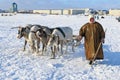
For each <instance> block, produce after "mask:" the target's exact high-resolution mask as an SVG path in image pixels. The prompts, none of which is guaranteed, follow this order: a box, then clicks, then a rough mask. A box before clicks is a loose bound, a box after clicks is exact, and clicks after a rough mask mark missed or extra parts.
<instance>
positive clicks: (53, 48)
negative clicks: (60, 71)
mask: <svg viewBox="0 0 120 80" xmlns="http://www.w3.org/2000/svg"><path fill="white" fill-rule="evenodd" d="M51 59H55V46H53V47H52V58H51Z"/></svg>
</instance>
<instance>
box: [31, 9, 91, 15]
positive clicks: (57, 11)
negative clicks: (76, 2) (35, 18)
mask: <svg viewBox="0 0 120 80" xmlns="http://www.w3.org/2000/svg"><path fill="white" fill-rule="evenodd" d="M88 10H89V9H88V8H86V9H48V10H33V13H37V14H53V15H78V14H85V12H88Z"/></svg>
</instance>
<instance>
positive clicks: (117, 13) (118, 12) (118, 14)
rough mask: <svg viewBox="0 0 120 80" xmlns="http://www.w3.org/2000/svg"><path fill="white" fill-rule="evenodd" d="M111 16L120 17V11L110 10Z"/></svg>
mask: <svg viewBox="0 0 120 80" xmlns="http://www.w3.org/2000/svg"><path fill="white" fill-rule="evenodd" d="M109 15H112V16H120V9H110V10H109Z"/></svg>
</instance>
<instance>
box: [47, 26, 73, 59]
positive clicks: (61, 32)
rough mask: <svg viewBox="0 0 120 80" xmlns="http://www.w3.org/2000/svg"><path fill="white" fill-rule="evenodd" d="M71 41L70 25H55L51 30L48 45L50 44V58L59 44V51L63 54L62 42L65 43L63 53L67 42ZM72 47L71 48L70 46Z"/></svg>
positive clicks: (53, 55) (56, 50)
mask: <svg viewBox="0 0 120 80" xmlns="http://www.w3.org/2000/svg"><path fill="white" fill-rule="evenodd" d="M71 41H73V30H72V29H71V28H70V27H57V28H55V29H54V30H53V32H52V34H51V36H50V38H49V41H48V44H47V45H48V46H52V59H54V58H55V54H56V53H57V52H58V48H59V45H60V46H61V48H60V49H61V53H62V54H63V44H65V45H66V50H65V53H67V48H68V43H69V42H71ZM72 49H73V48H72Z"/></svg>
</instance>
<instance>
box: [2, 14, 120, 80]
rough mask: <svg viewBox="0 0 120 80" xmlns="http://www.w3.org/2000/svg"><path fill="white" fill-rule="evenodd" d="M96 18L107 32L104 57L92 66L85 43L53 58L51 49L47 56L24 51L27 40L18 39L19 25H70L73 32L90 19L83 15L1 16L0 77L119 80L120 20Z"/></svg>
mask: <svg viewBox="0 0 120 80" xmlns="http://www.w3.org/2000/svg"><path fill="white" fill-rule="evenodd" d="M104 17H105V19H99V20H97V21H98V22H100V23H101V24H102V25H103V28H104V30H105V29H107V31H106V38H105V43H104V44H103V50H104V57H105V58H104V60H102V61H99V62H98V64H97V65H93V66H90V65H89V64H88V63H89V62H88V61H87V60H86V59H85V54H84V46H83V44H84V42H83V40H82V42H81V44H80V45H79V46H78V47H76V48H75V52H72V50H71V48H70V47H69V48H68V53H66V54H64V55H63V56H57V57H56V59H50V54H51V52H50V51H49V50H48V52H47V53H46V54H44V56H36V55H34V54H33V53H31V52H30V51H29V48H28V46H27V50H26V51H25V52H23V51H22V48H23V44H24V39H23V38H22V39H17V38H16V35H17V29H11V28H12V27H16V26H20V25H21V26H25V25H26V24H40V25H45V26H49V27H58V26H69V27H71V28H72V29H73V31H74V34H75V35H78V33H79V29H80V27H81V26H82V25H84V24H85V23H86V22H87V21H88V18H87V16H82V15H40V14H17V15H13V16H0V80H120V61H119V59H120V45H119V43H120V35H119V31H120V28H119V25H120V23H119V22H118V21H117V20H116V19H115V18H116V17H115V16H104Z"/></svg>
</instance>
